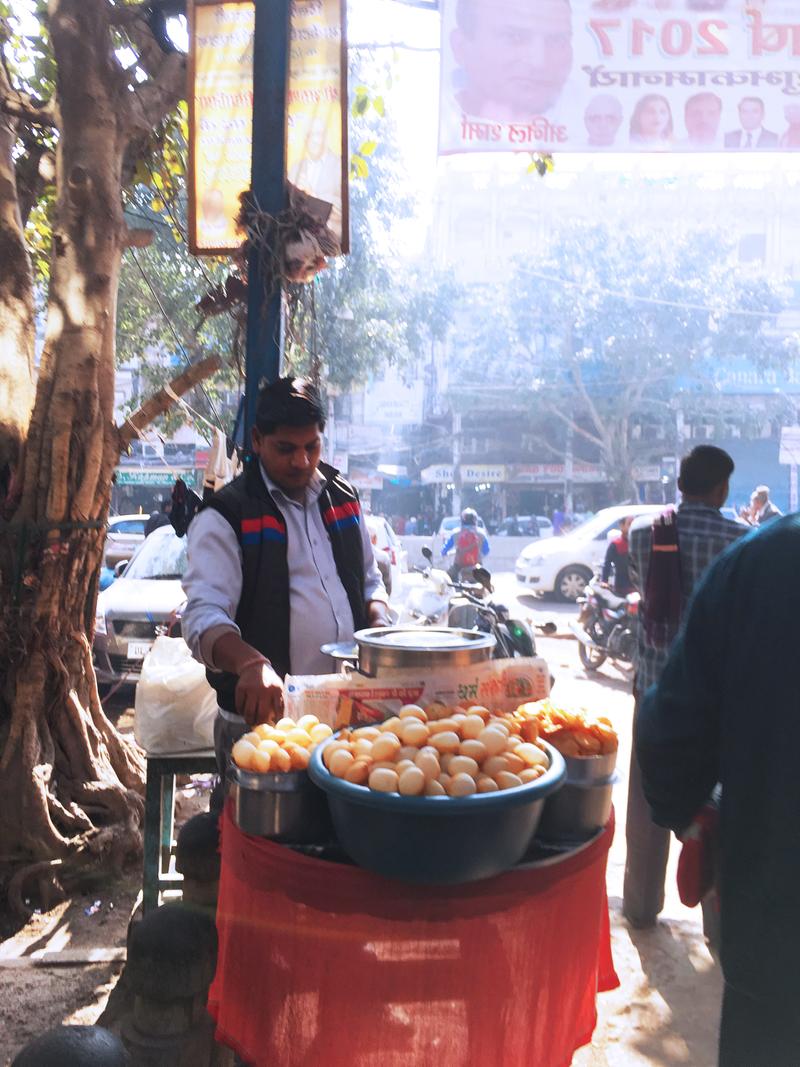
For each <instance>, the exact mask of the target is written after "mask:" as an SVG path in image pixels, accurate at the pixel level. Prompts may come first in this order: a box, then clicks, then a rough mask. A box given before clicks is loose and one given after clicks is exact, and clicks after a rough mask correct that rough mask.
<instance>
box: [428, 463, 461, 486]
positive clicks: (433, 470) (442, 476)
mask: <svg viewBox="0 0 800 1067" xmlns="http://www.w3.org/2000/svg"><path fill="white" fill-rule="evenodd" d="M419 479H420V481H421V482H422V484H423V485H452V484H453V482H455V469H454V467H453V465H452V463H449V464H448V463H438V464H434V466H432V467H426V468H425V469H424V470H422V471H420V474H419Z"/></svg>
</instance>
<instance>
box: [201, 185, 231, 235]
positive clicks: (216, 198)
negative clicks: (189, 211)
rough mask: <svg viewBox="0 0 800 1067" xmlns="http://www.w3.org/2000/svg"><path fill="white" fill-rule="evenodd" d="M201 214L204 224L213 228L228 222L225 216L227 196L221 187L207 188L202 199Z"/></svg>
mask: <svg viewBox="0 0 800 1067" xmlns="http://www.w3.org/2000/svg"><path fill="white" fill-rule="evenodd" d="M200 214H201V215H202V218H203V224H204V225H205V226H209V227H211V228H212V229H219V228H220V227H221V226H225V225H226V224H227V221H228V220H227V218H226V217H225V197H224V196H223V195H222V190H221V189H206V190H205V192H204V193H203V198H202V200H201V201H200Z"/></svg>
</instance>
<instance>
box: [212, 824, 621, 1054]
mask: <svg viewBox="0 0 800 1067" xmlns="http://www.w3.org/2000/svg"><path fill="white" fill-rule="evenodd" d="M612 837H613V825H610V826H609V827H608V828H607V830H606V831H605V833H604V834H602V835H601V836H600V837H599V838H598V839H597V840H596V841H594V842H592V844H591V845H589V846H587V847H585V848H584V849H583V850H581V851H579V852H578V853H576V854H575V855H572V856H570V857H569V858H568V859H567V860H564V861H562V862H560V863H555V864H552V865H550V866H543V867H538V868H534V869H530V870H521V869H520V870H515V871H510V872H509V873H507V874H503V875H500V876H499V877H497V878H491V879H488V880H486V881H483V882H475V883H472V884H469V885H462V886H412V885H406V884H403V883H400V882H393V881H389V880H386V879H384V878H381V877H379V876H377V875H373V874H370V873H369V872H367V871H364V870H361V869H359V868H357V867H349V866H345V865H343V864H335V863H330V862H326V861H323V860H318V859H311V858H308V857H306V856H303V855H300V854H298V853H296V852H293V851H291V849H288V848H284V847H281V846H280V845H276V844H273V843H272V842H269V841H264V840H262V839H260V838H257V837H250V836H248V835H247V834H243V833H242V832H241V831H240V830H239V829H238V828H237V827H236V825H235V823H234V822H233V819H232V818H231V812H230V806H228V808H227V809H226V811H225V815H224V817H223V833H222V872H221V877H220V892H219V905H218V911H217V928H218V930H219V962H218V966H217V974H216V977H215V979H214V984H213V985H212V987H211V991H210V994H209V1010H210V1011H211V1013H212V1015H213V1017H214V1018H215V1019H216V1022H217V1039H218V1040H220V1041H222V1042H224V1043H225V1044H227V1045H229V1046H230V1047H232V1048H234V1049H235V1050H236V1051H237V1052H238V1053H239V1055H240V1056H241V1057H242V1058H243V1059H244V1060H246V1061H247V1062H248V1063H249V1064H253V1065H255V1067H261V1065H264V1067H267V1065H269V1067H428V1065H429V1064H430V1065H432V1064H436V1067H472V1065H476V1067H477V1065H478V1064H479V1065H480V1067H567V1065H568V1064H569V1063H570V1062H571V1060H572V1054H573V1052H574V1051H575V1049H576V1048H578V1047H579V1046H580V1045H583V1044H586V1043H587V1042H588V1041H589V1040H590V1039H591V1035H592V1031H593V1030H594V1026H595V1022H596V1019H597V1015H596V1010H595V996H596V993H597V992H598V990H601V991H602V990H606V989H613V988H615V987H616V986H617V985H618V984H619V981H618V979H617V976H616V974H615V972H614V965H613V961H612V959H611V944H610V935H609V922H608V904H607V900H606V888H605V870H606V857H607V854H608V850H609V848H610V846H611V839H612Z"/></svg>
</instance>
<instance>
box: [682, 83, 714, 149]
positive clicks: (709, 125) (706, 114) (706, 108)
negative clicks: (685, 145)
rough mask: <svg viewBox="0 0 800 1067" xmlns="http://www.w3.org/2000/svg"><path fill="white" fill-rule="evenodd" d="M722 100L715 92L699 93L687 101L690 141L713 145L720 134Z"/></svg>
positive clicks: (687, 125)
mask: <svg viewBox="0 0 800 1067" xmlns="http://www.w3.org/2000/svg"><path fill="white" fill-rule="evenodd" d="M721 118H722V101H721V100H720V98H719V97H718V96H717V95H716V94H715V93H697V94H696V95H695V96H690V97H689V99H688V100H687V101H686V108H685V110H684V120H685V122H686V133H687V135H688V138H689V142H690V143H691V144H694V145H711V144H713V143H714V142H715V141H716V139H717V135H718V134H719V123H720V119H721Z"/></svg>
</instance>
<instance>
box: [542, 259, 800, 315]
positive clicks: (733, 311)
mask: <svg viewBox="0 0 800 1067" xmlns="http://www.w3.org/2000/svg"><path fill="white" fill-rule="evenodd" d="M525 273H526V274H527V275H529V276H530V277H532V278H540V279H541V280H542V281H545V282H554V283H555V284H556V285H563V286H564V288H566V289H581V290H583V291H584V292H586V293H599V294H600V295H601V296H610V297H613V298H615V299H617V300H629V301H633V302H637V303H640V304H654V305H656V306H657V307H670V308H678V309H680V310H681V311H707V312H708V313H709V314H710V315H742V316H745V317H747V318H754V319H774V318H776V317H777V316H778V315H779V314H780V312H779V311H745V310H744V309H742V310H739V309H738V308H712V307H708V305H706V304H689V303H684V302H682V301H677V300H661V299H660V298H658V297H655V296H638V295H637V294H636V293H623V292H621V291H620V290H617V289H606V288H605V287H604V286H602V285H591V284H589V285H586V283H585V282H579V281H575V280H573V279H572V278H559V277H557V276H555V275H553V274H545V273H543V272H542V271H538V270H527V269H526V271H525Z"/></svg>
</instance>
